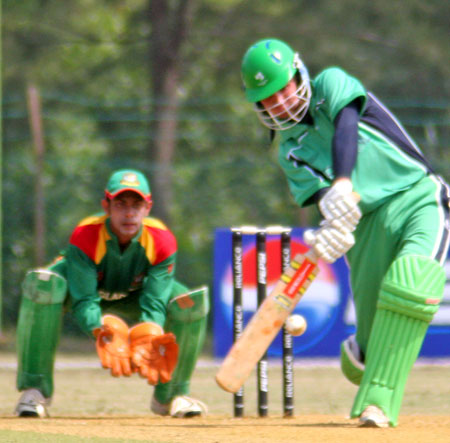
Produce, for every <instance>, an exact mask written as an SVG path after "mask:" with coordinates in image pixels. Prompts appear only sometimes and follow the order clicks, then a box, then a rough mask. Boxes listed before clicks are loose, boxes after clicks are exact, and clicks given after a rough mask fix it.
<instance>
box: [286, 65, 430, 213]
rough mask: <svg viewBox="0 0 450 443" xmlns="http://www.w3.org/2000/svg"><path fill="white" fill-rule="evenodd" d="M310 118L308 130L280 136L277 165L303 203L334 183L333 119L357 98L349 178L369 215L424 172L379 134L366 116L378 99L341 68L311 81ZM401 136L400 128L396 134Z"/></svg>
mask: <svg viewBox="0 0 450 443" xmlns="http://www.w3.org/2000/svg"><path fill="white" fill-rule="evenodd" d="M312 91H313V95H312V98H311V104H310V108H309V113H310V115H311V117H312V119H313V121H314V123H313V124H312V125H308V124H301V123H300V124H298V125H296V126H295V127H293V128H292V129H288V130H286V131H280V136H281V144H280V149H279V156H278V157H279V162H280V165H281V167H282V168H283V170H284V172H285V173H286V175H287V178H288V182H289V187H290V189H291V192H292V194H293V196H294V198H295V200H296V202H297V203H298V204H299V205H300V206H302V205H303V203H304V202H305V201H306V200H307V199H308V198H309V197H311V196H312V195H313V194H314V193H315V192H317V191H318V190H319V189H321V188H324V187H328V186H330V185H331V183H332V181H333V180H334V178H335V177H334V173H333V165H332V138H333V134H334V124H333V122H334V119H335V118H336V116H337V114H338V113H339V111H340V110H341V109H342V108H344V107H345V106H346V105H348V104H349V103H350V102H352V101H354V100H356V99H359V101H360V104H361V106H360V110H361V112H360V113H361V119H360V121H359V125H358V158H357V164H356V166H355V168H354V171H353V174H352V176H351V179H352V182H353V186H354V188H355V189H356V190H357V192H358V193H359V194H360V195H361V209H362V211H363V213H367V212H370V211H372V210H373V209H375V208H376V207H378V206H380V205H381V204H383V202H385V201H386V200H387V199H389V198H390V197H391V196H392V195H394V194H396V193H397V192H400V191H403V190H405V189H408V188H410V187H411V186H412V185H413V184H414V183H416V182H417V181H419V180H420V179H421V178H422V177H424V176H425V175H426V173H427V169H426V167H425V166H424V165H423V164H421V163H420V162H419V161H417V160H416V159H414V158H413V157H411V156H408V155H406V153H405V152H404V151H403V150H402V149H401V147H400V146H398V145H397V144H396V143H394V141H393V140H392V139H390V138H389V137H388V135H387V134H386V133H385V132H384V131H383V130H384V128H377V127H376V126H374V125H371V124H370V120H369V118H370V115H367V117H368V118H367V119H366V118H365V117H366V116H365V112H366V111H369V112H371V111H372V110H375V111H376V110H377V109H376V106H375V104H376V99H375V98H374V97H373V96H372V95H369V94H368V93H367V92H366V91H365V89H364V87H363V86H362V84H361V83H360V82H359V81H358V80H357V79H356V78H354V77H351V76H350V75H348V74H347V73H345V72H344V71H342V70H341V69H339V68H328V69H326V70H324V71H323V72H322V73H321V74H319V75H318V76H317V77H316V78H315V79H314V81H313V82H312ZM398 131H399V132H400V129H399V130H398Z"/></svg>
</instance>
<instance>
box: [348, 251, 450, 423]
mask: <svg viewBox="0 0 450 443" xmlns="http://www.w3.org/2000/svg"><path fill="white" fill-rule="evenodd" d="M444 284H445V273H444V271H443V269H442V267H441V266H440V265H439V264H438V263H437V262H436V261H434V260H431V259H429V258H427V257H421V256H405V257H401V258H399V259H397V260H396V261H395V262H394V263H393V264H392V265H391V267H390V268H389V270H388V272H387V274H386V276H385V278H384V280H383V283H382V286H381V291H380V295H379V301H378V304H377V311H376V314H375V319H374V323H373V326H372V332H371V334H370V339H369V343H368V348H367V355H366V361H365V365H366V369H365V371H364V376H363V379H362V381H361V385H360V389H359V391H358V394H357V396H356V398H355V402H354V404H353V408H352V412H351V416H352V417H358V416H359V415H360V414H361V413H362V412H363V411H364V409H365V408H366V407H367V406H369V405H375V406H378V407H380V408H381V409H382V410H383V411H384V413H385V414H386V415H387V417H388V418H389V423H390V425H391V426H396V425H397V421H398V414H399V411H400V406H401V402H402V399H403V393H404V388H405V384H406V381H407V378H408V375H409V373H410V371H411V368H412V366H413V364H414V362H415V361H416V359H417V356H418V355H419V352H420V348H421V347H422V343H423V339H424V338H425V334H426V332H427V328H428V324H429V322H430V321H431V320H432V318H433V315H434V314H435V312H436V311H437V310H438V308H439V302H440V300H441V299H442V295H443V291H444Z"/></svg>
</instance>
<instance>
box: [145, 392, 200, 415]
mask: <svg viewBox="0 0 450 443" xmlns="http://www.w3.org/2000/svg"><path fill="white" fill-rule="evenodd" d="M150 409H151V410H152V412H154V413H155V414H158V415H170V416H171V417H177V418H189V417H198V416H200V415H206V413H207V412H208V408H207V406H206V405H205V403H203V402H202V401H200V400H197V399H195V398H192V397H188V396H187V395H179V396H178V397H174V398H173V399H172V400H171V402H170V403H167V404H161V403H160V402H159V401H158V400H156V398H155V397H153V398H152V403H151V405H150Z"/></svg>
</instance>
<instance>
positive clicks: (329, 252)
mask: <svg viewBox="0 0 450 443" xmlns="http://www.w3.org/2000/svg"><path fill="white" fill-rule="evenodd" d="M303 240H304V241H305V243H306V244H307V245H309V246H311V247H312V249H313V251H314V253H315V254H316V255H317V257H319V258H321V259H322V260H324V261H326V262H327V263H334V262H335V261H336V260H337V259H338V258H340V257H342V256H343V255H344V254H345V253H346V252H347V251H348V250H349V249H350V248H351V247H352V246H353V245H354V244H355V237H354V236H353V234H352V233H351V232H348V231H345V230H343V231H342V230H340V229H336V228H335V227H334V226H332V224H330V223H329V222H327V221H326V220H325V221H323V222H322V223H321V227H320V228H319V229H317V230H313V229H309V230H307V231H305V232H304V233H303Z"/></svg>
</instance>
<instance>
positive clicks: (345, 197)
mask: <svg viewBox="0 0 450 443" xmlns="http://www.w3.org/2000/svg"><path fill="white" fill-rule="evenodd" d="M352 191H353V186H352V182H351V181H350V180H348V179H340V180H338V181H337V182H336V183H335V184H334V185H333V186H332V187H331V188H330V189H329V191H328V192H327V193H326V194H325V195H324V196H323V197H322V198H321V200H320V201H319V210H320V212H321V213H322V215H323V216H324V218H325V220H327V221H328V222H330V223H331V222H333V226H334V227H335V228H336V229H338V230H340V231H341V232H342V233H345V232H353V231H354V230H355V228H356V226H357V224H358V223H359V220H360V219H361V215H362V214H361V210H360V209H359V206H358V202H359V198H356V197H355V194H354V193H353V192H352Z"/></svg>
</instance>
